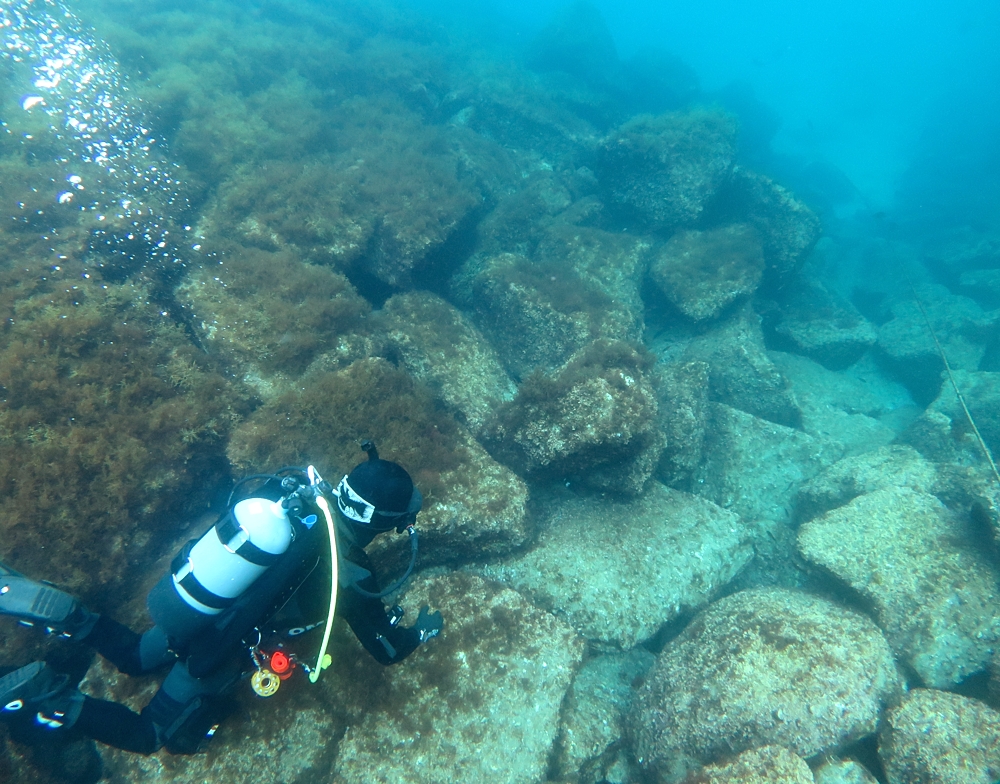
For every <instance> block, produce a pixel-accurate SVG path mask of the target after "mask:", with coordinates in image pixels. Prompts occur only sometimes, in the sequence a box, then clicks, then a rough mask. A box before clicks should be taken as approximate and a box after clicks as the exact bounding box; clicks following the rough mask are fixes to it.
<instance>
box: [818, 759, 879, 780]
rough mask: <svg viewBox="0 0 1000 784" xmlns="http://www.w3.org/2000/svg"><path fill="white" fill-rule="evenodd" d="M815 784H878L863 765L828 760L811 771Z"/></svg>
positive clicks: (848, 761)
mask: <svg viewBox="0 0 1000 784" xmlns="http://www.w3.org/2000/svg"><path fill="white" fill-rule="evenodd" d="M813 778H814V779H815V781H816V784H878V780H877V779H876V778H875V777H874V776H873V775H872V774H871V773H869V772H868V770H867V769H866V768H865V766H864V765H862V764H861V763H860V762H855V761H854V760H830V761H828V762H824V763H823V764H822V765H820V766H819V767H818V768H816V770H814V771H813Z"/></svg>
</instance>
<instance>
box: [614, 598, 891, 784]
mask: <svg viewBox="0 0 1000 784" xmlns="http://www.w3.org/2000/svg"><path fill="white" fill-rule="evenodd" d="M899 690H900V678H899V675H898V673H897V671H896V664H895V661H894V659H893V656H892V651H891V650H890V648H889V645H888V643H886V641H885V638H884V637H883V636H882V634H881V632H880V631H879V630H878V628H877V627H876V626H875V624H874V623H872V622H871V620H869V619H868V618H867V617H865V616H863V615H860V614H858V613H854V612H851V611H849V610H846V609H844V608H842V607H840V606H838V605H836V604H834V603H833V602H830V601H827V600H825V599H820V598H817V597H815V596H811V595H809V594H806V593H803V592H799V591H788V590H781V589H774V588H763V589H754V590H749V591H741V592H740V593H736V594H733V595H731V596H727V597H726V598H724V599H721V600H719V601H718V602H715V603H714V604H712V605H710V606H709V607H708V608H707V609H705V610H704V611H702V612H701V613H699V614H698V615H697V616H696V617H695V619H694V620H693V621H692V622H691V623H690V624H689V625H688V626H687V628H686V629H684V631H683V632H681V634H680V635H679V636H678V637H677V638H676V639H675V640H673V641H672V642H670V643H669V644H668V645H667V646H666V647H665V648H664V649H663V651H662V652H661V653H660V655H659V656H658V657H657V660H656V664H654V665H653V668H652V669H651V670H650V671H649V673H648V674H647V676H646V679H645V682H644V683H643V685H642V686H641V687H640V688H639V691H638V694H637V696H636V698H635V702H634V705H633V710H632V713H631V715H630V722H631V727H632V737H633V739H634V745H635V753H636V756H637V758H638V759H639V761H640V763H641V764H642V765H643V766H645V767H647V768H650V769H652V772H655V773H656V774H657V775H659V777H660V778H659V779H657V780H658V781H661V782H664V783H665V784H672V783H673V782H680V781H683V780H684V779H685V777H686V776H688V775H689V774H690V773H691V772H692V771H694V770H696V769H697V768H698V767H700V766H702V765H711V764H718V762H719V761H721V760H723V759H725V758H728V757H730V756H732V755H733V754H735V753H739V752H742V751H749V750H751V749H754V748H759V747H761V746H766V745H768V744H774V745H779V746H783V747H784V748H786V749H788V750H790V751H793V752H795V753H796V754H798V755H799V756H800V757H803V758H809V757H812V756H814V755H816V754H821V753H829V752H832V751H835V750H836V749H838V748H841V747H843V746H845V745H847V744H849V743H852V742H854V741H856V740H858V739H860V738H862V737H864V736H865V735H869V734H871V733H872V732H874V731H875V729H876V726H877V724H878V720H879V716H880V715H881V712H882V709H883V708H884V706H885V704H886V703H887V702H888V701H889V700H891V699H892V698H893V697H894V696H895V695H896V694H897V693H898V692H899Z"/></svg>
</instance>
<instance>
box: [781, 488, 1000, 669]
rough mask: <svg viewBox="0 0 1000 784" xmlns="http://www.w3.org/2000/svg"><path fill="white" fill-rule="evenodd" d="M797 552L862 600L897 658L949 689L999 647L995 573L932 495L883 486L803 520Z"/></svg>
mask: <svg viewBox="0 0 1000 784" xmlns="http://www.w3.org/2000/svg"><path fill="white" fill-rule="evenodd" d="M799 549H800V551H801V552H802V555H803V556H804V557H805V558H806V559H807V560H809V561H811V562H812V563H815V564H818V565H819V566H821V567H823V569H825V570H827V571H829V572H831V573H833V574H834V575H836V576H837V577H839V578H840V579H841V580H843V581H844V582H845V583H847V584H848V585H849V586H850V587H851V588H852V589H853V590H854V591H856V592H857V593H859V594H860V595H861V596H863V597H864V599H865V601H866V602H867V603H869V604H870V605H871V606H872V607H873V608H874V610H875V614H876V617H877V618H878V622H879V625H880V626H881V628H882V629H883V631H884V632H885V635H886V637H887V639H888V640H889V642H890V644H891V645H892V647H893V650H894V651H895V652H896V654H897V655H898V656H899V657H900V658H901V659H903V660H904V661H905V662H906V663H907V664H909V665H910V666H911V667H913V669H914V670H915V671H916V672H917V674H918V675H919V676H920V677H921V679H922V680H923V682H924V683H926V684H928V685H930V686H935V687H938V688H947V687H949V686H954V685H955V684H957V683H959V682H961V681H962V680H964V679H965V678H967V677H968V676H969V675H972V674H973V673H975V672H979V671H980V670H983V669H985V667H986V665H987V663H988V662H989V659H990V654H991V653H992V651H993V649H994V647H995V646H996V645H997V644H998V642H1000V617H998V616H997V613H996V608H997V606H998V605H1000V590H998V589H997V582H998V580H1000V571H998V569H997V568H996V567H995V566H994V565H992V564H991V563H990V562H989V561H988V559H987V558H986V557H985V556H984V555H983V554H982V553H981V552H980V551H979V550H977V549H976V548H975V547H973V546H972V543H971V542H970V541H969V540H968V539H964V538H963V534H962V521H961V519H960V518H959V516H958V515H957V514H955V513H954V512H952V511H950V510H949V509H948V508H947V507H945V506H944V504H942V503H941V502H940V501H939V500H938V499H937V498H935V497H934V496H932V495H929V494H927V493H925V492H921V491H919V490H913V489H911V488H909V487H887V488H884V489H881V490H875V491H874V492H871V493H867V494H865V495H862V496H859V497H857V498H855V499H854V500H853V501H851V502H850V503H848V504H846V505H845V506H842V507H839V508H837V509H834V510H833V511H830V512H827V513H826V514H824V515H822V516H821V517H818V518H816V519H814V520H811V521H809V522H808V523H806V524H804V525H803V526H802V527H801V528H800V529H799Z"/></svg>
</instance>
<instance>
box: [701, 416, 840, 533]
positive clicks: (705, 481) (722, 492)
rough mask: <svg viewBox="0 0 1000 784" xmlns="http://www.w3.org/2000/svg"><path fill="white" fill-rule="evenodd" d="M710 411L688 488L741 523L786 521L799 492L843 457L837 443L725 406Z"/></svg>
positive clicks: (791, 514) (791, 513)
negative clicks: (698, 461)
mask: <svg viewBox="0 0 1000 784" xmlns="http://www.w3.org/2000/svg"><path fill="white" fill-rule="evenodd" d="M708 412H709V416H708V427H707V429H706V436H705V447H704V455H705V458H704V460H703V461H702V463H701V465H700V466H699V467H698V469H697V470H696V471H695V472H694V477H693V478H694V481H693V482H692V483H691V488H692V490H693V492H696V493H697V494H698V495H701V496H704V497H705V498H708V499H710V500H712V501H714V502H715V503H717V504H718V505H719V506H721V507H723V508H725V509H731V510H733V511H734V512H736V513H737V514H738V515H739V516H740V517H742V518H743V519H744V520H759V519H762V518H763V519H768V520H778V521H789V520H790V519H791V518H792V516H793V510H794V507H795V498H796V495H797V494H798V489H799V487H800V486H801V485H802V484H803V483H804V482H806V481H808V480H809V479H811V478H812V477H814V476H816V475H817V474H818V473H819V472H820V471H822V470H823V469H824V468H825V467H826V466H828V465H830V464H831V463H833V462H835V461H837V460H839V459H840V458H841V457H842V456H843V453H844V448H843V446H842V445H841V444H840V443H839V442H837V441H832V440H830V439H828V438H818V437H815V436H810V435H807V434H806V433H803V432H802V431H801V430H794V429H792V428H790V427H782V426H781V425H776V424H774V423H773V422H768V421H766V420H763V419H758V418H757V417H755V416H752V415H750V414H747V413H745V412H743V411H739V410H737V409H735V408H730V407H729V406H724V405H721V404H719V403H710V404H709V406H708ZM747 477H753V482H750V483H748V482H747Z"/></svg>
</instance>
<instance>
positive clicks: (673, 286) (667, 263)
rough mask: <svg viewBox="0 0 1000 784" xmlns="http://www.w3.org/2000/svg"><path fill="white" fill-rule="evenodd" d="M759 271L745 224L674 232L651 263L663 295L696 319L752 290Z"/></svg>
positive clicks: (757, 249)
mask: <svg viewBox="0 0 1000 784" xmlns="http://www.w3.org/2000/svg"><path fill="white" fill-rule="evenodd" d="M763 271H764V255H763V251H762V250H761V244H760V238H759V236H758V234H757V230H756V229H754V228H753V227H752V226H750V225H748V224H745V223H734V224H730V225H728V226H723V227H721V228H718V229H711V230H709V231H682V232H678V233H677V234H675V235H674V236H673V237H671V238H670V240H669V242H667V244H666V245H665V246H664V247H663V249H662V250H661V251H660V252H659V253H658V254H657V256H656V259H655V260H654V262H653V264H652V266H651V267H650V274H651V276H652V278H653V280H654V281H656V284H657V285H658V286H659V287H660V290H661V291H662V292H663V294H664V296H665V297H666V298H667V299H668V300H669V301H670V302H671V303H672V304H673V305H674V306H675V307H676V308H677V309H678V310H680V312H681V313H683V314H684V315H685V316H687V317H688V318H691V319H694V320H695V321H705V320H708V319H714V318H716V317H718V315H719V314H720V313H721V312H722V311H723V310H724V309H725V308H726V307H727V306H729V305H731V304H732V303H733V302H735V301H736V300H738V299H743V298H746V297H748V296H750V295H751V294H753V292H754V291H755V290H756V288H757V284H758V283H760V276H761V273H762V272H763ZM873 341H874V338H873Z"/></svg>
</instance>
